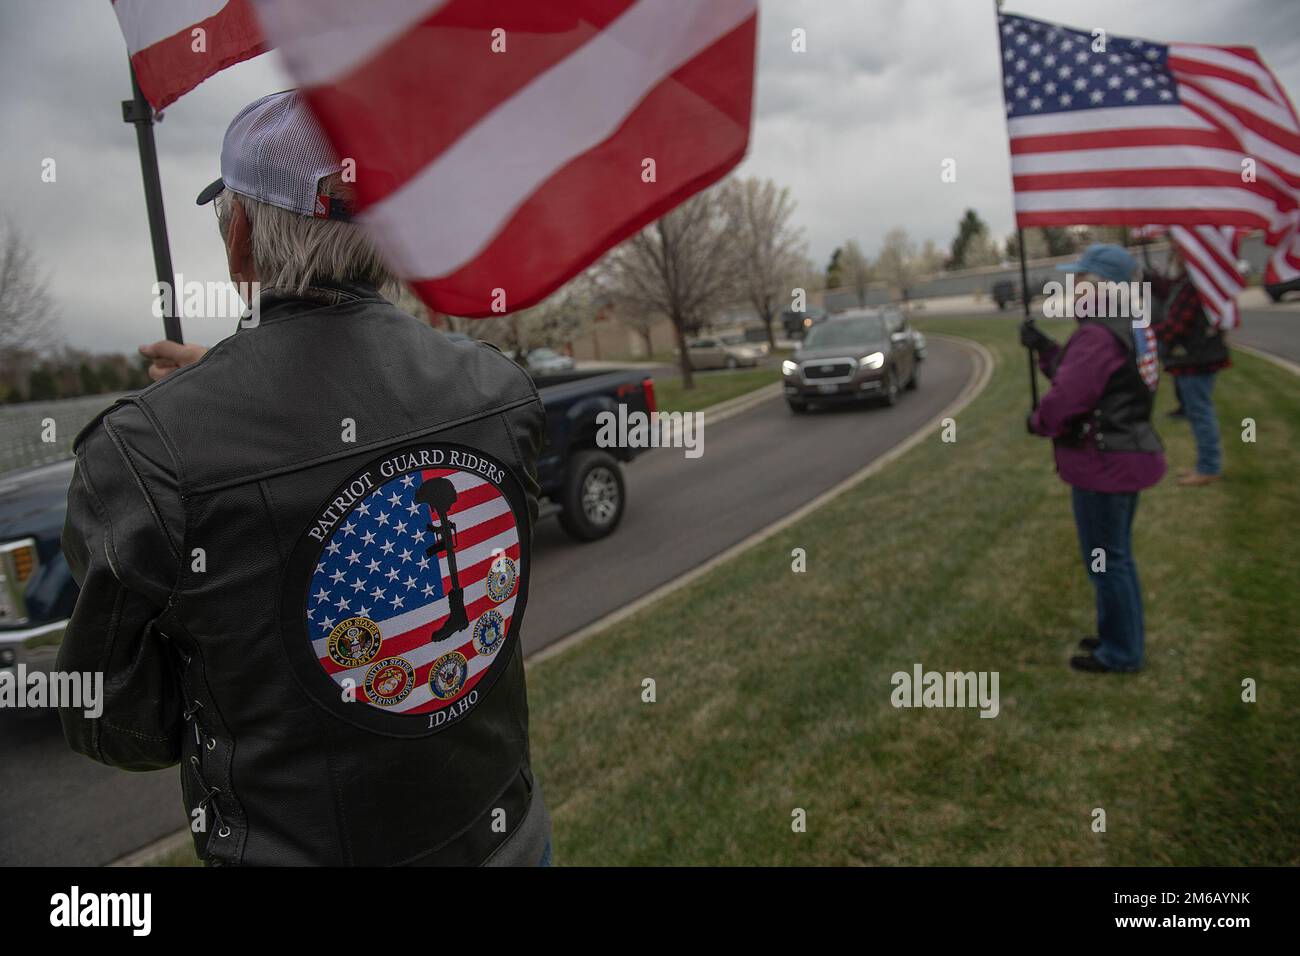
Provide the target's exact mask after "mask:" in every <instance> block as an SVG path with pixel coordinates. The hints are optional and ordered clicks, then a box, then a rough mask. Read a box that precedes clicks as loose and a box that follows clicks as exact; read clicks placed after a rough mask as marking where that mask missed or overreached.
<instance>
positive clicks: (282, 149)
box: [195, 90, 352, 220]
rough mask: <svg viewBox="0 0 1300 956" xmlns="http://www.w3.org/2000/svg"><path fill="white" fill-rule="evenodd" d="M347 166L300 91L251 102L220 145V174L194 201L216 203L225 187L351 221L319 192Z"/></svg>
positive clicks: (341, 208) (338, 204)
mask: <svg viewBox="0 0 1300 956" xmlns="http://www.w3.org/2000/svg"><path fill="white" fill-rule="evenodd" d="M342 168H343V165H342V164H341V163H340V162H339V161H338V157H336V156H335V155H334V150H333V148H332V147H331V146H330V144H329V140H327V139H326V138H325V134H324V133H323V132H321V129H320V127H319V126H318V125H317V124H316V119H315V117H313V116H312V114H311V110H310V109H309V108H308V107H307V103H306V102H305V101H304V100H303V98H302V94H301V93H299V92H298V91H297V90H284V91H282V92H279V93H272V94H271V95H270V96H264V97H262V98H261V99H260V100H255V101H254V102H252V103H249V104H248V105H247V106H245V107H244V108H243V109H242V110H240V111H239V113H238V115H236V116H235V118H234V119H233V120H231V122H230V127H229V128H228V129H227V130H226V137H225V139H224V140H223V141H222V143H221V178H220V179H218V180H217V181H216V182H213V183H211V184H209V185H208V187H207V188H206V189H204V190H203V191H202V192H201V193H199V196H198V199H197V200H195V201H196V202H197V203H198V204H199V205H200V206H202V205H205V204H207V203H210V202H212V200H214V199H216V198H217V195H218V194H219V193H220V192H221V191H222V190H223V189H229V190H231V191H233V192H236V193H239V194H240V195H242V196H248V197H249V198H250V199H256V200H258V201H259V202H264V203H269V204H271V205H272V206H279V207H280V208H281V209H287V210H289V211H290V212H296V213H298V214H299V215H302V216H312V217H315V218H317V219H342V220H347V219H351V218H352V217H351V214H350V212H349V210H348V209H347V208H346V205H345V204H344V203H342V202H341V201H339V200H338V199H331V197H329V196H325V195H322V194H321V192H320V181H321V180H322V179H324V178H325V177H326V176H330V175H332V174H334V173H337V172H339V171H340V170H342Z"/></svg>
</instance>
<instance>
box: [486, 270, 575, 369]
mask: <svg viewBox="0 0 1300 956" xmlns="http://www.w3.org/2000/svg"><path fill="white" fill-rule="evenodd" d="M598 293H599V290H598V289H597V287H596V284H595V282H594V280H593V278H592V275H591V273H590V272H584V273H581V274H580V275H578V276H576V277H575V278H573V279H571V280H569V282H568V283H566V284H565V285H564V286H562V287H560V288H559V289H557V290H556V291H555V292H553V293H551V294H550V295H549V296H547V297H546V298H545V299H543V300H542V301H541V302H539V303H537V305H534V306H530V307H529V308H527V309H520V310H519V311H517V312H508V313H505V314H503V315H494V316H490V317H488V318H485V319H478V320H467V319H466V320H461V321H462V322H466V323H467V325H468V327H467V328H465V333H466V334H468V335H471V336H473V337H474V338H476V339H485V340H486V341H489V342H491V343H493V344H494V345H497V346H499V347H500V348H503V349H506V350H507V351H512V352H514V354H515V359H516V360H517V361H519V362H521V363H522V362H523V361H524V360H525V358H526V357H527V355H528V353H529V352H530V351H532V350H533V349H535V348H540V347H541V346H544V345H545V346H549V347H551V348H555V349H562V348H564V347H565V346H566V345H568V344H569V343H570V342H571V341H573V339H574V337H575V336H577V335H578V333H579V332H581V331H582V329H583V328H585V327H586V325H587V323H588V322H589V321H590V320H591V317H592V314H593V312H594V311H595V308H596V299H597V296H598Z"/></svg>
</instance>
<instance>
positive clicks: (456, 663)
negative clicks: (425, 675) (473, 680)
mask: <svg viewBox="0 0 1300 956" xmlns="http://www.w3.org/2000/svg"><path fill="white" fill-rule="evenodd" d="M468 674H469V662H468V661H467V660H465V655H464V654H462V653H461V652H460V651H448V652H447V653H446V654H443V655H442V657H440V658H438V659H437V660H436V661H435V662H434V664H433V667H431V668H429V690H431V691H432V692H433V696H435V697H437V698H438V699H439V700H454V699H455V698H457V697H459V696H460V692H461V689H462V688H463V687H464V686H465V678H466V676H467V675H468Z"/></svg>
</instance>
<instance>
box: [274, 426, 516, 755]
mask: <svg viewBox="0 0 1300 956" xmlns="http://www.w3.org/2000/svg"><path fill="white" fill-rule="evenodd" d="M512 501H513V502H515V504H514V505H512ZM526 515H527V511H526V504H525V503H524V500H523V497H522V493H521V492H519V490H518V485H517V483H515V482H514V480H513V478H512V477H511V476H510V475H509V473H508V472H507V471H506V470H505V468H503V467H502V466H501V465H500V464H498V463H497V462H495V461H493V460H491V459H489V458H487V457H486V456H484V455H483V454H481V453H479V452H474V451H470V450H468V449H463V448H459V447H457V446H448V445H430V446H421V447H417V448H414V449H408V450H404V451H401V452H397V453H391V454H389V455H388V456H386V457H384V458H381V459H379V460H377V461H375V462H374V463H373V464H372V465H370V466H369V467H368V468H366V469H365V470H364V471H363V472H361V473H359V474H357V475H356V476H355V477H354V478H353V479H351V480H350V481H349V482H348V483H347V484H345V485H344V486H343V487H342V488H339V489H337V490H336V491H335V493H334V494H333V495H332V496H331V497H330V498H329V499H328V500H326V501H325V502H324V503H323V504H322V505H321V507H320V508H319V510H318V511H317V513H316V514H315V516H314V518H313V521H312V524H311V525H310V526H309V527H308V529H307V531H306V533H305V534H304V536H303V539H302V543H300V545H299V548H298V549H297V550H296V551H295V558H294V560H295V562H297V561H301V562H302V564H301V565H299V566H300V567H302V572H301V573H303V574H304V575H305V576H309V577H308V583H307V589H306V591H307V593H306V600H305V608H303V610H302V611H300V612H299V613H301V614H303V615H304V617H305V623H306V631H307V635H306V647H305V648H304V649H305V650H307V651H308V653H307V654H302V653H301V652H299V651H297V650H295V649H294V648H292V647H291V648H290V650H291V655H290V656H291V659H292V660H293V661H294V664H295V667H296V668H298V669H299V670H300V672H302V671H303V669H306V670H307V671H310V670H315V671H316V673H317V674H318V675H319V674H324V675H325V676H326V677H328V678H329V679H330V680H331V681H333V683H334V685H336V688H337V689H336V692H335V693H331V692H329V691H324V692H323V693H320V692H318V693H317V696H318V697H321V698H331V699H328V700H326V701H325V702H326V703H327V705H328V706H329V707H330V708H331V709H336V707H337V706H338V705H337V703H336V702H343V706H344V707H345V708H351V710H348V711H347V712H346V715H347V716H353V715H355V709H356V708H358V707H360V708H363V709H364V710H366V711H370V712H372V713H373V712H376V711H380V712H382V714H383V715H384V716H383V717H374V718H365V722H367V723H370V724H374V722H375V721H382V720H388V721H392V716H389V715H396V716H400V717H402V718H412V719H411V720H410V724H409V726H408V725H406V724H403V725H402V727H400V728H394V727H392V726H391V725H389V724H377V725H376V729H381V728H382V729H387V730H392V731H393V732H397V733H406V732H410V733H419V732H422V731H426V730H433V729H439V728H441V727H443V726H446V725H447V724H449V723H451V722H452V721H455V720H459V719H460V718H462V717H464V716H465V714H467V713H468V712H469V711H470V710H472V709H473V707H474V706H475V704H476V703H477V702H478V700H479V698H480V697H481V694H482V692H483V691H484V690H485V689H486V688H487V687H488V686H489V685H488V683H487V681H488V680H489V679H491V677H490V675H492V674H494V673H495V672H496V671H497V670H498V669H500V668H501V667H504V666H506V663H505V661H504V657H505V655H502V654H501V653H500V651H501V648H502V647H504V646H505V645H506V643H508V640H509V639H510V637H511V636H512V634H513V631H512V627H511V626H512V622H513V621H514V620H515V615H516V603H517V602H519V601H520V596H521V591H522V582H523V565H522V560H523V559H522V556H521V554H522V545H523V543H524V542H523V540H522V537H523V532H521V522H523V521H526ZM521 516H525V517H521ZM522 528H523V530H524V531H526V524H524V525H522ZM300 580H301V579H300ZM298 593H299V594H302V591H299V592H298ZM299 607H300V608H302V607H303V605H299ZM519 608H520V610H521V609H522V604H520V605H519ZM300 620H302V618H300ZM286 640H288V641H289V642H290V644H293V643H294V640H293V638H292V635H291V634H290V633H288V632H287V633H286ZM302 640H303V639H302V638H301V637H299V638H298V639H297V642H298V647H299V648H303V644H302V643H301V642H302ZM303 679H304V681H306V682H307V683H308V684H310V685H312V686H316V687H318V688H321V678H320V677H319V676H315V677H313V676H312V675H311V674H309V673H307V674H304V677H303ZM328 686H329V685H328V684H327V683H326V684H324V687H328ZM414 718H421V719H419V720H416V719H414Z"/></svg>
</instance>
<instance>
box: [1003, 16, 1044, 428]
mask: <svg viewBox="0 0 1300 956" xmlns="http://www.w3.org/2000/svg"><path fill="white" fill-rule="evenodd" d="M1001 13H1002V0H993V28H994V30H995V31H996V32H997V34H998V36H999V42H1001V30H1000V29H999V27H998V16H999V15H1000V14H1001ZM1009 123H1010V121H1008V124H1009ZM1008 132H1009V125H1008ZM1014 197H1015V189H1014V188H1013V189H1012V198H1013V199H1014ZM1013 211H1014V210H1013ZM1016 245H1017V246H1018V247H1019V252H1020V299H1021V301H1022V302H1023V303H1024V305H1025V321H1026V322H1032V321H1033V319H1032V318H1031V317H1030V315H1029V266H1028V265H1026V263H1025V230H1023V229H1021V228H1020V226H1019V224H1017V225H1016ZM1025 351H1026V353H1027V354H1028V356H1029V398H1030V401H1031V402H1032V403H1033V406H1032V407H1033V408H1034V409H1037V408H1038V369H1037V367H1036V366H1035V363H1034V350H1033V348H1032V347H1030V346H1025Z"/></svg>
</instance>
